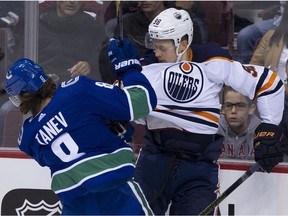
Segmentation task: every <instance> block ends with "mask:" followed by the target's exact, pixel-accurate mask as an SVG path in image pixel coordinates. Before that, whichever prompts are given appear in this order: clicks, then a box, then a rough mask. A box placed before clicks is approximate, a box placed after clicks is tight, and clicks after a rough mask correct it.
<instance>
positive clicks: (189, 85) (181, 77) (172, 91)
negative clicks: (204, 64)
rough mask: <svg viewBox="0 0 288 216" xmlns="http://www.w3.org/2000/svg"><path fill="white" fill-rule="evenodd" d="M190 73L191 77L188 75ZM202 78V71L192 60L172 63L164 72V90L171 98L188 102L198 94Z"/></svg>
mask: <svg viewBox="0 0 288 216" xmlns="http://www.w3.org/2000/svg"><path fill="white" fill-rule="evenodd" d="M179 68H180V70H179ZM191 73H193V77H192V76H191V75H189V74H191ZM203 80H204V79H203V72H202V70H201V68H199V67H198V66H197V65H196V64H194V63H192V62H183V63H181V64H174V65H171V66H170V67H168V68H167V69H166V70H165V72H164V91H165V93H166V95H167V96H168V97H169V98H170V99H171V100H173V101H175V102H178V103H188V102H191V101H193V100H195V99H196V98H197V97H198V96H199V95H200V93H201V91H202V89H203V85H204V81H203Z"/></svg>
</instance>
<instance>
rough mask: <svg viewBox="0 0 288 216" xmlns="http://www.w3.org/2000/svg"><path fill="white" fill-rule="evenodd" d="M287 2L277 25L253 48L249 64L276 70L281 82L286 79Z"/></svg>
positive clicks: (287, 50)
mask: <svg viewBox="0 0 288 216" xmlns="http://www.w3.org/2000/svg"><path fill="white" fill-rule="evenodd" d="M287 44H288V4H286V5H285V7H284V11H283V13H282V19H281V22H280V24H279V26H278V27H277V28H276V29H275V30H274V29H273V30H269V31H268V32H266V33H265V35H264V36H263V38H262V39H261V41H260V43H259V45H258V46H257V49H256V50H255V52H254V54H253V56H252V59H251V61H250V63H251V64H256V65H263V66H265V67H268V68H271V70H273V71H276V72H277V73H278V75H279V76H280V77H281V79H282V81H283V82H286V80H287V73H286V62H287V59H288V46H287Z"/></svg>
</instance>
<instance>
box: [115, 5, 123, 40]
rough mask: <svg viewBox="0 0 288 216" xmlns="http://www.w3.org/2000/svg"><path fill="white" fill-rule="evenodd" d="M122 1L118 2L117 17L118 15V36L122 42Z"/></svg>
mask: <svg viewBox="0 0 288 216" xmlns="http://www.w3.org/2000/svg"><path fill="white" fill-rule="evenodd" d="M122 10H123V9H122V2H121V0H117V2H116V17H117V37H118V40H119V42H120V43H122V39H123V11H122Z"/></svg>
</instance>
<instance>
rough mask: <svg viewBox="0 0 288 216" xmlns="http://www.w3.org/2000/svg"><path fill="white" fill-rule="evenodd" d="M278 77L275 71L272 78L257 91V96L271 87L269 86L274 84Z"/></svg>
mask: <svg viewBox="0 0 288 216" xmlns="http://www.w3.org/2000/svg"><path fill="white" fill-rule="evenodd" d="M276 77H277V74H276V73H274V72H273V73H272V75H271V77H270V79H269V80H268V82H267V83H266V84H265V85H263V86H262V87H261V88H260V89H259V90H258V91H257V92H256V97H258V95H259V94H260V93H262V92H263V91H265V90H267V89H269V88H270V87H271V86H272V85H273V83H274V81H275V79H276Z"/></svg>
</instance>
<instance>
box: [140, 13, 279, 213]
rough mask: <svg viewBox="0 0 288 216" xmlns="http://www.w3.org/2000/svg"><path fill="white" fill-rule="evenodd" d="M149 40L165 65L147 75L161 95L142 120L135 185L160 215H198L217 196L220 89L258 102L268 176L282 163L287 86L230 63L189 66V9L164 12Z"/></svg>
mask: <svg viewBox="0 0 288 216" xmlns="http://www.w3.org/2000/svg"><path fill="white" fill-rule="evenodd" d="M149 34H150V37H151V38H152V39H153V44H154V48H155V55H156V57H157V58H158V60H159V62H167V63H157V64H151V65H148V66H145V67H144V69H143V71H142V73H143V74H144V75H145V76H146V77H147V78H148V80H149V81H150V82H151V85H152V86H153V88H154V90H155V92H156V94H157V107H156V109H155V110H154V111H153V112H152V113H150V114H149V116H147V117H145V119H143V120H142V121H141V123H142V124H145V125H146V128H147V131H146V135H145V144H144V147H143V148H142V150H141V151H140V155H139V158H138V161H137V164H136V175H135V180H136V181H138V182H139V183H140V185H141V187H142V189H143V191H144V193H145V195H146V197H147V199H148V202H149V204H150V206H151V207H152V209H153V211H154V213H155V214H156V215H164V214H165V212H166V211H167V209H168V206H169V204H171V206H170V210H169V211H170V212H169V213H170V214H171V215H198V214H199V213H200V212H201V211H202V210H203V209H204V208H206V207H207V206H208V205H209V204H210V203H211V202H212V201H214V200H215V199H216V196H217V195H216V191H217V190H218V168H219V167H218V164H217V160H218V158H219V155H220V146H221V144H222V143H223V137H221V136H220V135H217V134H216V133H217V130H218V121H219V115H220V107H221V105H220V102H219V101H220V98H219V93H220V91H221V88H222V87H223V85H224V84H226V85H229V86H231V87H233V88H234V89H235V90H237V91H239V92H241V93H242V94H244V95H246V96H248V97H249V98H250V99H253V100H257V105H258V108H259V112H260V115H261V118H262V120H263V122H262V123H261V124H260V125H259V127H258V128H257V129H256V136H255V140H254V146H255V160H256V161H258V162H259V163H260V165H261V166H262V169H263V171H266V172H271V170H272V168H273V167H274V166H276V165H277V164H278V163H279V162H281V161H282V160H283V151H282V145H284V139H282V138H283V137H282V133H281V129H280V128H279V127H278V124H279V122H280V120H281V117H282V112H283V106H284V87H283V83H282V81H281V79H280V78H279V77H278V76H277V74H276V73H274V72H272V71H270V70H268V69H267V68H264V67H260V66H255V65H241V64H240V63H239V62H235V61H233V60H230V59H225V58H217V57H215V58H210V59H208V60H207V61H206V62H204V63H194V62H190V61H187V60H188V59H189V55H190V54H189V52H188V46H189V45H190V43H191V41H192V37H193V24H192V21H191V18H190V17H189V15H188V13H187V12H186V11H184V10H176V9H174V8H170V9H167V10H165V11H163V12H161V13H160V14H159V15H158V16H157V17H156V18H155V19H154V20H153V21H152V22H151V24H150V26H149ZM207 52H209V50H207ZM168 62H170V63H168ZM213 213H214V212H213V211H211V212H210V214H213Z"/></svg>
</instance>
